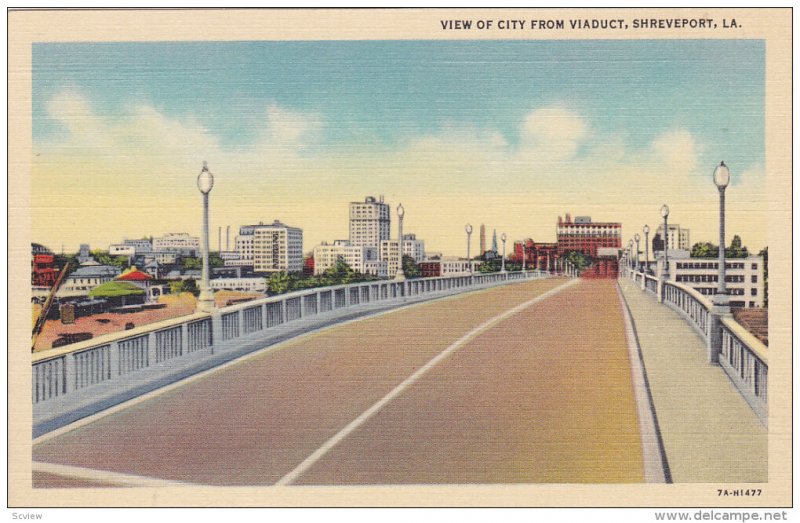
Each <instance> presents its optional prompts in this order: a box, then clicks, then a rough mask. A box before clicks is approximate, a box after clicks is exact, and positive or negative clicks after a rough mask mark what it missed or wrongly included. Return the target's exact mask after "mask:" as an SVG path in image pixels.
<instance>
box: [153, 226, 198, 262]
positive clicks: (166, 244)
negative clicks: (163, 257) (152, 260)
mask: <svg viewBox="0 0 800 523" xmlns="http://www.w3.org/2000/svg"><path fill="white" fill-rule="evenodd" d="M153 250H154V251H155V252H175V253H178V254H182V255H185V256H197V255H198V254H199V253H200V238H198V237H197V236H189V235H188V234H187V233H185V232H179V233H168V234H165V235H164V236H162V237H160V238H153Z"/></svg>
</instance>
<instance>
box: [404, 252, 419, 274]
mask: <svg viewBox="0 0 800 523" xmlns="http://www.w3.org/2000/svg"><path fill="white" fill-rule="evenodd" d="M403 274H405V275H406V278H419V277H420V276H422V270H421V269H420V268H419V265H417V262H415V261H414V258H412V257H411V256H405V255H403Z"/></svg>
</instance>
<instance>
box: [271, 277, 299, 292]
mask: <svg viewBox="0 0 800 523" xmlns="http://www.w3.org/2000/svg"><path fill="white" fill-rule="evenodd" d="M293 284H294V282H293V281H292V277H291V276H289V275H288V274H286V273H285V272H274V273H272V274H270V275H269V276H268V277H267V290H268V291H269V293H270V294H283V293H285V292H289V291H290V290H293V289H292V287H293Z"/></svg>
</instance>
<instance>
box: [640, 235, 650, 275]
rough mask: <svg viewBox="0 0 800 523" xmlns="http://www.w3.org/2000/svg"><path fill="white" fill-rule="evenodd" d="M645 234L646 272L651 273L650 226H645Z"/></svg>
mask: <svg viewBox="0 0 800 523" xmlns="http://www.w3.org/2000/svg"><path fill="white" fill-rule="evenodd" d="M642 231H643V232H644V272H646V273H649V272H650V244H649V242H650V226H649V225H645V226H644V227H643V228H642Z"/></svg>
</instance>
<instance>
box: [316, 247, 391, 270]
mask: <svg viewBox="0 0 800 523" xmlns="http://www.w3.org/2000/svg"><path fill="white" fill-rule="evenodd" d="M337 260H342V261H343V262H345V263H346V264H347V265H348V266H349V267H350V268H351V269H353V270H354V271H356V272H360V273H362V274H376V275H379V276H381V275H384V274H382V273H385V272H386V271H385V266H386V264H385V263H383V264H380V263H378V262H379V260H378V250H377V249H376V248H375V247H365V246H363V245H351V244H350V242H349V241H347V240H335V241H334V242H333V245H329V244H328V243H327V242H322V243H321V244H319V245H317V246H316V247H314V274H322V273H324V272H325V271H326V270H328V269H329V268H331V267H333V266H334V265H335V264H336V261H337ZM381 266H383V267H384V269H382V267H381Z"/></svg>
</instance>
